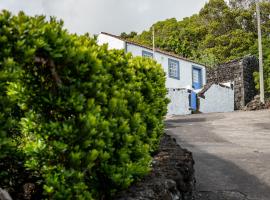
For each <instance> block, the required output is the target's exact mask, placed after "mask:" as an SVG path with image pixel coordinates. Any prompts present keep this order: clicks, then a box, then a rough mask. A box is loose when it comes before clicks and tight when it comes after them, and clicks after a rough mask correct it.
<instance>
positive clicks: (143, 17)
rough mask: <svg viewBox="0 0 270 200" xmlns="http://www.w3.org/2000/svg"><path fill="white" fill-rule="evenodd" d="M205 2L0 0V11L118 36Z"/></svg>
mask: <svg viewBox="0 0 270 200" xmlns="http://www.w3.org/2000/svg"><path fill="white" fill-rule="evenodd" d="M206 1H207V0H0V10H2V9H7V10H10V11H12V12H13V13H17V12H18V11H20V10H23V11H24V12H25V13H27V14H28V15H36V14H44V15H46V16H50V15H53V16H56V17H57V18H59V19H60V18H61V19H63V20H64V22H65V27H66V28H67V29H68V30H69V31H70V32H72V33H74V32H76V33H78V34H83V33H86V32H89V33H90V34H96V33H99V32H101V31H104V32H110V33H114V34H119V33H121V32H124V31H125V32H130V31H137V32H141V31H142V30H144V29H146V28H149V27H150V26H151V25H152V24H153V23H154V22H156V21H159V20H164V19H167V18H172V17H175V18H177V19H182V18H183V17H188V16H191V15H192V14H194V13H197V12H198V11H199V10H200V9H201V8H202V7H203V6H204V4H205V3H206Z"/></svg>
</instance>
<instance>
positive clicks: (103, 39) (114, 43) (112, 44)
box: [97, 33, 125, 49]
mask: <svg viewBox="0 0 270 200" xmlns="http://www.w3.org/2000/svg"><path fill="white" fill-rule="evenodd" d="M97 43H98V45H103V44H106V43H107V44H108V48H109V49H125V42H124V41H123V40H120V39H118V38H115V37H112V36H109V35H106V34H102V33H101V34H99V35H98V38H97Z"/></svg>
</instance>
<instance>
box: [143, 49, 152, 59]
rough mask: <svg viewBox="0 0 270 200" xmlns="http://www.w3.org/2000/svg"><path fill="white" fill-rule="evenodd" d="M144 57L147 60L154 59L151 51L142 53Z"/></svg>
mask: <svg viewBox="0 0 270 200" xmlns="http://www.w3.org/2000/svg"><path fill="white" fill-rule="evenodd" d="M142 56H143V57H147V58H153V53H152V52H149V51H144V50H143V51H142Z"/></svg>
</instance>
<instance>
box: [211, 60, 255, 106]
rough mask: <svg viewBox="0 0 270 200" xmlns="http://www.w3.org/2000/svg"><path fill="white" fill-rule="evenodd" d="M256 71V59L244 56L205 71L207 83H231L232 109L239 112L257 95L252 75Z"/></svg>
mask: <svg viewBox="0 0 270 200" xmlns="http://www.w3.org/2000/svg"><path fill="white" fill-rule="evenodd" d="M258 69H259V64H258V59H257V58H256V57H255V56H246V57H244V58H242V59H237V60H233V61H231V62H228V63H224V64H221V65H219V66H218V67H216V68H215V69H210V70H207V74H206V76H207V83H227V82H231V83H233V84H234V109H235V110H241V109H243V108H244V107H245V106H246V104H247V103H249V102H250V101H251V100H252V99H253V98H254V96H256V94H257V91H256V89H255V83H254V78H253V73H254V72H255V71H258Z"/></svg>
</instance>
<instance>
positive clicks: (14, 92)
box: [0, 12, 167, 199]
mask: <svg viewBox="0 0 270 200" xmlns="http://www.w3.org/2000/svg"><path fill="white" fill-rule="evenodd" d="M7 16H8V17H7ZM0 18H1V20H2V21H4V22H1V23H6V25H5V27H4V29H5V30H6V32H5V31H4V32H3V34H2V36H1V41H7V42H8V44H9V45H10V46H11V48H10V49H9V50H8V51H7V52H5V54H3V58H1V59H3V60H4V61H5V62H7V63H9V65H13V66H16V67H11V68H12V69H15V70H16V72H18V73H17V74H18V77H17V78H14V79H11V80H10V81H9V82H8V85H7V92H6V93H7V95H8V99H9V100H10V101H11V102H16V105H17V106H18V107H19V110H20V112H21V113H23V114H21V115H22V116H21V117H20V119H19V131H20V135H21V136H20V137H21V138H20V143H19V144H18V145H19V149H20V150H21V151H22V152H23V153H24V156H25V166H26V167H27V168H28V169H30V170H32V171H33V174H34V175H35V176H36V177H39V181H38V183H39V184H40V185H42V186H43V190H44V196H45V197H46V198H49V199H99V198H104V197H108V196H110V195H112V194H113V193H114V192H115V191H116V190H118V189H123V188H126V187H128V186H129V185H130V184H131V182H133V181H134V180H136V179H137V178H139V177H141V176H143V175H145V174H146V173H147V172H149V170H150V162H151V153H152V152H153V151H154V150H155V149H156V147H157V144H158V142H159V138H160V136H161V135H162V133H163V116H164V115H165V113H166V107H167V99H166V97H165V96H166V89H165V76H164V72H163V70H162V68H161V66H160V65H158V64H157V63H156V62H155V61H153V60H150V59H145V58H133V57H132V56H131V55H129V54H128V55H126V54H125V53H124V52H123V51H117V50H112V51H109V50H108V49H107V46H106V45H104V46H98V45H97V44H96V42H95V40H94V39H91V38H90V37H89V36H87V35H85V36H77V35H71V34H69V33H68V32H67V31H66V30H65V29H63V23H62V22H58V21H56V20H55V19H54V18H51V19H50V21H49V22H47V21H46V20H45V17H43V16H37V17H28V16H26V15H24V14H23V13H19V15H18V16H12V17H11V16H9V13H7V12H3V13H2V14H0ZM0 51H1V53H3V52H4V51H5V50H3V49H0ZM2 65H3V62H2V63H1V66H2ZM17 66H19V69H16V68H17ZM5 113H9V111H5Z"/></svg>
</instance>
